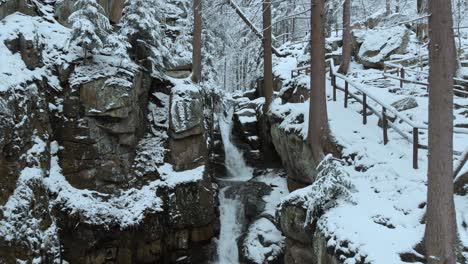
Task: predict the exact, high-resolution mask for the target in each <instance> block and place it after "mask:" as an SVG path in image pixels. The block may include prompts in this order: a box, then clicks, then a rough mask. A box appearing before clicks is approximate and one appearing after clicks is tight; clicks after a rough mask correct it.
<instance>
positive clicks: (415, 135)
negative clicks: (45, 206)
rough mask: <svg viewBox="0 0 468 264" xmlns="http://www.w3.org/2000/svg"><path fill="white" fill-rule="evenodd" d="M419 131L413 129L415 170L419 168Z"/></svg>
mask: <svg viewBox="0 0 468 264" xmlns="http://www.w3.org/2000/svg"><path fill="white" fill-rule="evenodd" d="M418 150H419V129H418V128H416V127H414V128H413V169H417V168H418Z"/></svg>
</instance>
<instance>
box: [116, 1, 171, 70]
mask: <svg viewBox="0 0 468 264" xmlns="http://www.w3.org/2000/svg"><path fill="white" fill-rule="evenodd" d="M161 9H162V6H161V1H158V0H127V1H126V2H125V7H124V10H123V14H124V15H123V16H122V19H121V20H120V23H121V28H122V30H121V34H122V35H125V36H127V37H128V38H129V39H130V43H132V45H133V46H135V45H136V44H137V43H138V42H143V43H144V45H145V46H146V48H149V49H151V50H152V53H153V54H151V55H152V57H153V59H154V60H155V63H156V64H157V65H162V64H163V63H164V59H165V57H166V56H167V54H168V51H167V48H166V47H165V46H164V44H163V42H162V41H161V40H162V39H163V34H164V32H163V30H162V28H161V21H163V20H164V16H163V14H162V12H160V13H158V10H161Z"/></svg>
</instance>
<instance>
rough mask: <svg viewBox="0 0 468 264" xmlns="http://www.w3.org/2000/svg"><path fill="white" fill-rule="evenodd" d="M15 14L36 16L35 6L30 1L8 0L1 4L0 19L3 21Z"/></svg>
mask: <svg viewBox="0 0 468 264" xmlns="http://www.w3.org/2000/svg"><path fill="white" fill-rule="evenodd" d="M15 12H21V13H23V14H26V15H35V14H36V9H35V6H34V4H33V3H31V1H28V0H7V1H2V2H0V19H3V18H5V17H6V16H8V15H11V14H13V13H15Z"/></svg>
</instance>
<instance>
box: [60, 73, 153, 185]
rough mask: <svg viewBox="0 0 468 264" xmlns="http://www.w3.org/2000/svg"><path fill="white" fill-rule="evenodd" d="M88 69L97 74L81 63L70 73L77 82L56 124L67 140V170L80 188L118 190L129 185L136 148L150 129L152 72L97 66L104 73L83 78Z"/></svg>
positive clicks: (62, 140)
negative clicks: (148, 110) (107, 72)
mask: <svg viewBox="0 0 468 264" xmlns="http://www.w3.org/2000/svg"><path fill="white" fill-rule="evenodd" d="M109 70H111V71H112V69H109ZM114 70H115V69H114ZM84 74H91V76H92V74H93V71H92V70H91V69H90V68H87V67H81V68H76V69H75V71H74V72H73V73H72V75H71V76H70V78H72V79H74V80H75V82H74V83H71V85H70V86H69V88H67V89H66V92H65V96H64V104H63V109H64V112H63V115H64V118H63V120H60V122H59V123H58V124H57V125H56V127H55V129H56V130H57V139H58V141H59V144H60V145H61V146H63V150H62V151H60V157H61V166H62V169H63V173H64V175H65V176H66V177H67V179H68V180H69V181H70V183H71V184H72V185H73V186H75V187H77V188H80V189H84V188H88V189H93V190H99V191H104V192H112V190H115V189H116V188H122V187H129V186H128V182H129V181H130V179H131V175H132V173H131V172H132V168H131V166H132V162H133V159H134V155H135V148H136V145H137V143H138V140H139V139H140V138H141V137H142V136H143V135H144V133H145V131H147V123H146V119H145V115H144V113H145V112H146V105H147V98H148V92H149V88H150V87H149V80H148V76H145V75H143V74H142V73H140V72H138V71H136V72H124V71H122V72H119V71H116V72H115V74H112V75H108V76H106V75H104V76H102V75H99V74H97V72H96V73H95V74H96V75H97V76H102V77H99V78H96V79H92V78H91V79H84V81H78V80H80V79H81V78H82V77H83V76H84Z"/></svg>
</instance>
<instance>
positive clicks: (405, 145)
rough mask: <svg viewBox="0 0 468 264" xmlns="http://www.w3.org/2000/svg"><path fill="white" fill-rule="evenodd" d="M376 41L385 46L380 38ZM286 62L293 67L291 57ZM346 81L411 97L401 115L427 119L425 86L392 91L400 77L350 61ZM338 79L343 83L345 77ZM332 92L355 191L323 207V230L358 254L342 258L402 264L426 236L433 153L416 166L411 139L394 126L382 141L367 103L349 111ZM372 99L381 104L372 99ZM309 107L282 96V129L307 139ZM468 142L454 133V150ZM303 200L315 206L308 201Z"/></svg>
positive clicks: (466, 208) (331, 109)
mask: <svg viewBox="0 0 468 264" xmlns="http://www.w3.org/2000/svg"><path fill="white" fill-rule="evenodd" d="M372 36H373V35H372V33H370V34H369V35H366V37H369V38H372ZM371 40H372V39H371ZM370 43H371V42H370ZM374 44H375V45H376V46H379V45H381V43H378V41H377V40H376V41H375V42H374V43H373V45H374ZM369 45H370V44H369ZM410 50H413V51H414V50H416V48H414V47H410ZM280 60H281V59H280ZM280 63H281V62H280ZM284 64H285V65H287V64H289V61H287V62H285V63H284ZM285 67H286V66H285ZM291 70H292V69H291ZM308 78H309V77H308V76H304V75H302V76H299V77H298V78H296V79H293V80H292V82H296V83H301V84H304V85H306V87H308V83H307V82H308ZM348 78H350V79H351V80H352V81H353V82H356V83H359V84H360V85H361V84H362V85H361V86H360V87H361V88H362V89H363V90H364V89H365V90H366V92H370V93H372V95H373V97H375V98H376V99H377V100H379V101H381V102H384V103H386V104H388V105H389V104H391V103H392V102H394V101H396V100H398V99H401V98H405V97H407V96H412V97H413V98H415V99H416V100H417V102H418V104H419V106H418V107H417V108H414V109H410V110H407V111H404V112H401V114H404V115H406V116H407V118H408V119H409V120H411V122H412V123H415V124H421V125H422V126H424V125H426V124H427V112H428V99H427V96H426V95H425V94H426V90H425V89H424V90H423V89H420V88H418V87H417V86H415V85H409V84H408V85H406V84H405V88H404V89H403V90H402V91H401V92H400V93H397V94H395V93H392V92H390V89H386V88H380V87H379V86H380V85H382V86H384V87H399V82H398V81H393V80H389V79H387V80H385V79H383V78H382V72H381V71H377V70H372V69H369V70H365V69H363V68H362V67H361V66H360V65H358V64H355V63H352V67H351V73H350V74H349V75H348ZM375 80H376V81H375ZM338 84H339V85H343V83H342V82H340V80H338ZM331 95H332V89H331V85H330V83H329V82H327V96H328V102H327V105H328V115H329V125H330V130H331V132H332V134H333V137H334V138H335V139H336V141H337V143H338V144H339V145H340V146H342V147H343V150H342V154H343V159H344V160H345V161H346V162H347V165H346V166H345V167H344V168H343V169H344V171H345V172H346V173H347V174H348V175H349V177H348V179H349V181H350V183H351V184H352V185H353V186H354V188H353V191H352V192H350V193H349V196H350V197H349V199H343V198H340V199H338V200H337V202H336V204H334V205H333V206H331V207H329V208H328V209H327V210H326V211H325V213H324V214H323V215H322V216H321V217H320V218H319V221H318V223H317V224H318V227H319V229H320V230H321V231H322V232H323V233H324V235H325V237H326V238H327V239H328V241H327V242H328V246H332V247H336V248H337V249H341V250H342V252H349V251H351V252H354V253H356V256H355V257H349V258H348V257H346V256H344V255H342V258H343V259H342V261H345V263H355V262H356V261H359V260H360V259H364V258H365V261H366V263H377V264H397V263H404V262H403V261H402V260H401V258H400V254H402V253H412V254H416V255H418V253H417V252H415V250H414V248H415V246H416V245H418V244H419V243H420V242H421V241H422V238H423V235H424V228H425V226H424V225H423V224H421V222H422V219H423V216H424V214H425V201H426V192H427V187H426V184H427V175H426V172H427V151H426V150H419V153H420V154H419V160H418V163H419V169H417V170H415V169H413V168H412V144H411V143H409V142H408V141H407V140H405V139H403V138H402V137H401V136H400V135H399V134H397V133H396V132H395V131H393V130H392V129H389V131H388V132H389V140H390V141H389V143H388V144H387V145H383V137H382V128H380V127H378V126H377V123H378V118H377V117H376V116H375V115H372V116H368V124H367V125H363V124H362V115H361V114H360V113H359V111H361V110H362V105H360V104H358V103H356V102H355V101H354V100H350V101H349V108H348V109H344V107H343V100H344V98H343V93H342V92H341V91H338V92H337V95H338V98H337V101H336V102H333V101H332V100H331ZM368 102H369V100H368ZM369 103H370V104H371V105H374V106H376V105H375V104H374V103H373V102H372V101H370V102H369ZM455 106H456V107H455V111H454V115H455V124H460V125H461V124H466V123H468V122H467V121H468V120H467V119H466V116H465V115H463V114H461V113H462V112H465V111H466V107H467V106H468V104H467V102H466V98H460V97H455ZM377 109H379V108H377ZM308 111H309V101H306V102H304V103H297V104H290V103H287V104H281V100H279V99H277V100H274V102H273V105H272V106H271V112H272V114H274V115H277V116H279V117H281V118H282V119H283V121H282V122H281V123H280V128H282V129H284V130H287V131H292V132H295V133H296V134H297V135H299V136H301V137H302V138H303V139H306V137H307V127H308ZM299 116H303V119H304V122H297V120H298V117H299ZM396 125H397V126H399V127H401V129H402V130H404V131H407V132H408V133H409V130H410V127H407V126H405V125H404V124H400V123H399V122H398V120H397V122H396ZM422 132H423V134H421V135H420V140H421V143H423V144H426V142H427V133H426V132H425V131H422ZM467 145H468V135H466V134H455V135H454V147H455V150H457V151H459V152H462V151H463V150H464V149H466V147H467ZM311 188H312V187H306V188H304V189H300V190H298V191H296V192H293V193H291V194H290V196H288V197H287V198H285V199H287V200H288V201H294V200H295V199H296V200H301V201H302V202H304V201H305V200H304V199H306V200H307V199H311V197H314V196H315V195H316V192H315V191H314V192H313V193H311ZM304 204H305V206H306V207H308V209H310V208H309V207H310V204H309V203H304ZM455 205H456V211H457V225H458V232H459V236H460V240H461V242H462V244H463V246H464V247H465V248H466V247H467V246H468V239H467V238H468V230H467V229H466V227H465V226H466V221H467V218H468V215H467V212H468V202H467V199H466V197H461V196H455ZM345 245H346V247H345ZM337 252H340V251H337ZM464 254H466V253H464ZM351 255H352V254H351Z"/></svg>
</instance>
